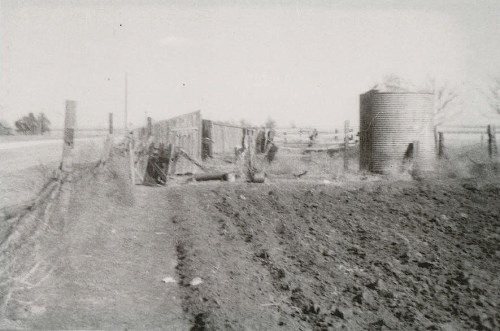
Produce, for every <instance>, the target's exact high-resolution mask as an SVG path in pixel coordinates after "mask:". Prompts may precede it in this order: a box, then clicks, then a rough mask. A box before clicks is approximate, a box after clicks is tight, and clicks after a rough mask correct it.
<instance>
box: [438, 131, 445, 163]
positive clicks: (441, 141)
mask: <svg viewBox="0 0 500 331" xmlns="http://www.w3.org/2000/svg"><path fill="white" fill-rule="evenodd" d="M438 156H439V158H442V157H443V156H444V134H443V132H438Z"/></svg>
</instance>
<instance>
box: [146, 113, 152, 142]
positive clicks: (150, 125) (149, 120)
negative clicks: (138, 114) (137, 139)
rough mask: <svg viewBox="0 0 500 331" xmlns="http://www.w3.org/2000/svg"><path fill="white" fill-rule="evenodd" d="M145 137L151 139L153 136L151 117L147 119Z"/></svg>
mask: <svg viewBox="0 0 500 331" xmlns="http://www.w3.org/2000/svg"><path fill="white" fill-rule="evenodd" d="M147 129H148V131H147V137H148V138H149V137H151V136H152V135H153V120H152V119H151V117H148V127H147Z"/></svg>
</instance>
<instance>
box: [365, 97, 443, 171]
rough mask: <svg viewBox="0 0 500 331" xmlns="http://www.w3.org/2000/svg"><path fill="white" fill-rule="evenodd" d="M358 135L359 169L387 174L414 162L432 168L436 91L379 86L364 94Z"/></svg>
mask: <svg viewBox="0 0 500 331" xmlns="http://www.w3.org/2000/svg"><path fill="white" fill-rule="evenodd" d="M359 135H360V137H359V138H360V169H363V170H368V171H372V172H376V173H383V174H387V173H394V172H399V171H402V170H403V169H405V167H406V166H408V165H413V166H414V167H415V168H416V169H418V170H420V171H431V170H433V168H434V162H435V158H436V153H435V144H434V95H433V94H432V93H412V92H380V91H378V90H371V91H368V92H367V93H365V94H362V95H361V96H360V132H359Z"/></svg>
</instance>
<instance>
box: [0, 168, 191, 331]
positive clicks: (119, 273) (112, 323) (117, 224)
mask: <svg viewBox="0 0 500 331" xmlns="http://www.w3.org/2000/svg"><path fill="white" fill-rule="evenodd" d="M126 176H127V174H126V173H124V172H123V171H122V170H120V167H114V168H113V170H112V171H106V172H105V173H101V174H99V175H96V176H91V175H85V176H84V177H83V178H80V179H78V180H75V182H73V183H69V184H68V185H67V187H66V190H69V191H70V193H68V196H67V201H66V204H67V207H64V204H65V203H64V196H62V197H61V201H62V203H60V204H59V206H58V210H56V211H55V213H54V215H53V216H52V217H51V219H50V223H49V224H47V225H46V226H45V227H43V228H39V229H37V230H36V231H34V232H35V235H31V236H29V237H27V238H25V240H24V241H23V242H22V244H21V247H20V248H16V250H15V251H11V252H4V253H3V254H7V255H12V258H13V259H16V263H17V264H16V267H15V268H16V272H15V273H12V272H11V273H10V274H9V275H8V276H9V277H4V279H3V280H4V281H10V282H9V283H8V284H9V287H7V288H5V289H4V297H3V299H4V300H8V301H7V302H3V304H4V305H3V311H0V316H1V317H2V319H1V320H0V329H5V328H16V329H18V328H22V329H25V328H28V329H72V330H74V329H148V330H149V329H161V330H186V329H187V327H186V325H187V323H186V321H185V320H184V314H183V312H182V309H181V304H180V302H181V298H180V293H179V291H178V287H177V285H176V284H172V283H165V282H163V281H162V279H164V278H166V277H172V278H176V272H175V266H176V253H175V245H174V244H173V240H174V238H173V237H172V235H171V234H172V223H171V222H169V220H168V218H162V217H158V216H159V215H162V214H163V213H164V209H163V208H162V206H160V205H156V207H155V205H154V204H151V203H149V201H148V195H149V194H150V188H148V187H137V188H136V190H135V191H134V192H132V191H131V188H130V187H129V186H128V185H127V184H126V180H124V177H126ZM20 252H24V253H22V256H24V257H26V259H19V257H20V256H19V254H21V253H20ZM20 264H23V267H21V265H20ZM5 291H6V292H7V294H8V295H6V293H5ZM0 307H2V306H0Z"/></svg>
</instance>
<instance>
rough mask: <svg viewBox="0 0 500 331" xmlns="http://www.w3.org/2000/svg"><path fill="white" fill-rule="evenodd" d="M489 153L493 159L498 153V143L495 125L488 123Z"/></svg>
mask: <svg viewBox="0 0 500 331" xmlns="http://www.w3.org/2000/svg"><path fill="white" fill-rule="evenodd" d="M487 132H488V155H489V157H490V158H491V159H492V158H493V157H495V156H496V153H497V144H496V139H495V126H494V125H491V124H490V125H488V129H487Z"/></svg>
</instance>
